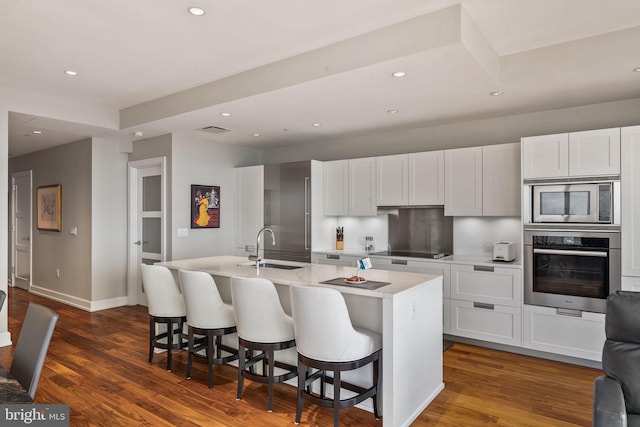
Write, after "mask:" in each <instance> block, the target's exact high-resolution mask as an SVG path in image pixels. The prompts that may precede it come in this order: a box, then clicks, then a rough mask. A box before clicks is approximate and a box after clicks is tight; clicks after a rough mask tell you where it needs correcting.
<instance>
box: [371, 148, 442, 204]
mask: <svg viewBox="0 0 640 427" xmlns="http://www.w3.org/2000/svg"><path fill="white" fill-rule="evenodd" d="M376 203H377V204H378V206H420V205H422V206H425V205H443V204H444V151H442V150H440V151H428V152H424V153H411V154H399V155H394V156H382V157H376Z"/></svg>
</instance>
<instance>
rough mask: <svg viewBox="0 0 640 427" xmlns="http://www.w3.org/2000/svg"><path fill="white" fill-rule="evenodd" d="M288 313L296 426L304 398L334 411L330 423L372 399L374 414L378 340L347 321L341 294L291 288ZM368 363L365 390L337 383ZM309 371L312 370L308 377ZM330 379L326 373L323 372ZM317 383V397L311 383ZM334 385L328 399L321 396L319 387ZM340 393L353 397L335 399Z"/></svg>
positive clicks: (323, 290) (372, 334) (308, 287)
mask: <svg viewBox="0 0 640 427" xmlns="http://www.w3.org/2000/svg"><path fill="white" fill-rule="evenodd" d="M290 293H291V311H292V317H293V325H294V329H295V336H296V343H297V349H298V399H297V407H296V421H295V422H296V424H299V423H300V417H301V415H302V407H303V399H304V400H309V401H310V402H313V403H315V404H317V405H320V406H324V407H333V424H334V426H338V424H339V417H340V409H341V408H346V407H350V406H354V405H357V404H358V403H360V402H362V401H364V400H365V399H368V398H372V399H373V412H374V415H375V417H376V419H378V418H379V412H378V392H379V391H380V390H381V382H380V379H381V370H380V369H381V365H380V357H381V354H382V336H381V335H380V334H378V333H376V332H372V331H369V330H366V329H362V328H355V327H353V325H352V323H351V318H350V316H349V311H348V310H347V305H346V303H345V301H344V297H343V296H342V294H341V293H340V292H339V291H337V290H335V289H330V288H322V287H318V286H291V287H290ZM371 363H372V364H373V374H372V381H371V386H370V387H368V388H365V387H361V386H359V385H355V384H351V383H347V382H344V381H342V380H341V375H342V373H343V372H345V371H353V370H354V369H358V368H361V367H363V366H366V365H369V364H371ZM311 368H312V369H317V371H315V372H313V373H311ZM328 373H329V374H330V375H327V374H328ZM316 380H321V383H320V394H319V395H318V394H315V393H314V392H313V389H312V388H311V385H312V383H313V382H315V381H316ZM325 383H333V399H331V398H327V397H325V393H324V384H325ZM340 389H346V390H350V391H352V392H354V393H356V395H355V396H353V397H349V398H346V399H341V398H340Z"/></svg>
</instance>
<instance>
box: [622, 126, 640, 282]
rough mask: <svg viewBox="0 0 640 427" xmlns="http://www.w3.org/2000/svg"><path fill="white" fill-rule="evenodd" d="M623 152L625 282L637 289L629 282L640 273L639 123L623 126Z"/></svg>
mask: <svg viewBox="0 0 640 427" xmlns="http://www.w3.org/2000/svg"><path fill="white" fill-rule="evenodd" d="M621 152H622V164H621V170H620V190H621V197H620V199H621V200H620V203H621V206H620V207H621V214H622V216H621V218H620V220H621V236H620V237H621V239H622V250H621V256H622V276H623V278H622V286H623V290H633V291H636V290H638V289H636V288H635V286H627V284H629V283H636V282H637V280H630V279H631V278H638V277H640V126H632V127H627V128H622V147H621Z"/></svg>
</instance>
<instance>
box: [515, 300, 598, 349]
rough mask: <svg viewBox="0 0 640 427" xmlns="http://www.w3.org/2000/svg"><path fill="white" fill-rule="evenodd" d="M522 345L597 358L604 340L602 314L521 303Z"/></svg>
mask: <svg viewBox="0 0 640 427" xmlns="http://www.w3.org/2000/svg"><path fill="white" fill-rule="evenodd" d="M523 310H524V316H523V318H524V347H525V348H530V349H533V350H541V351H546V352H550V353H556V354H564V355H565V356H572V357H579V358H582V359H589V360H596V361H600V360H601V358H602V346H603V345H604V341H605V334H604V318H605V315H604V314H602V313H590V312H586V311H583V312H578V313H580V317H576V316H574V315H573V314H575V312H573V311H565V310H562V309H556V308H551V307H540V306H534V305H525V306H524V309H523Z"/></svg>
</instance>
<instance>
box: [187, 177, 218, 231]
mask: <svg viewBox="0 0 640 427" xmlns="http://www.w3.org/2000/svg"><path fill="white" fill-rule="evenodd" d="M191 228H220V187H219V186H216V185H192V186H191Z"/></svg>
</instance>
